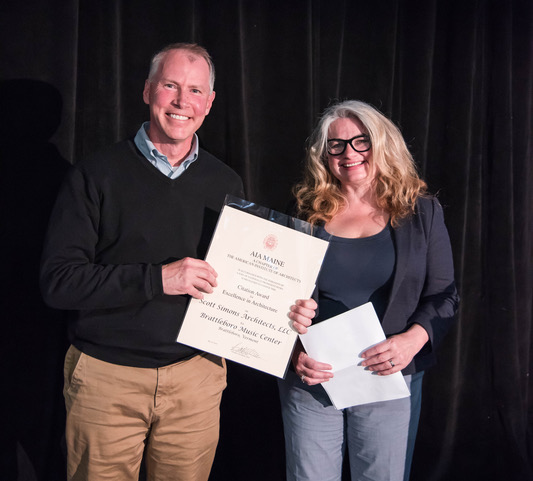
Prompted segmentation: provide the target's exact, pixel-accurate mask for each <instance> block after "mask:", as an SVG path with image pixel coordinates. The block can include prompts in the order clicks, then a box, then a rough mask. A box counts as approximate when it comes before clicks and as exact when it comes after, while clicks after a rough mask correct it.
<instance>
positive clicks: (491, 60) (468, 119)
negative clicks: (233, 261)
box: [0, 0, 533, 481]
mask: <svg viewBox="0 0 533 481" xmlns="http://www.w3.org/2000/svg"><path fill="white" fill-rule="evenodd" d="M176 41H195V42H198V43H200V44H202V45H204V46H205V47H206V48H207V49H208V50H209V51H210V53H211V54H212V56H213V58H214V61H215V64H216V67H217V81H216V85H215V90H216V92H217V96H216V100H215V103H214V107H213V110H212V111H211V114H210V115H209V117H208V118H207V120H206V122H205V124H204V126H203V127H202V129H201V131H200V136H201V141H202V143H203V146H204V147H205V148H206V149H208V150H209V151H211V152H212V153H213V154H215V155H217V156H218V157H219V158H221V159H224V160H225V161H226V162H227V163H228V164H229V165H230V166H231V167H233V168H234V169H235V170H236V171H237V172H239V173H240V174H241V175H242V177H243V179H244V182H245V187H246V192H247V197H248V198H249V199H250V200H253V201H256V202H259V203H261V204H264V205H268V206H271V207H273V208H276V209H283V208H284V206H285V204H286V203H287V201H288V200H289V198H290V187H291V185H292V184H293V183H294V182H295V181H296V180H297V179H298V178H299V176H300V173H301V165H302V159H303V156H304V144H305V141H306V138H307V136H308V135H309V133H310V131H311V129H312V127H313V125H314V124H315V121H316V119H317V116H318V114H319V113H320V112H321V111H322V110H323V109H324V108H325V107H326V106H327V105H328V104H329V103H330V102H331V101H333V100H335V99H347V98H354V99H361V100H365V101H367V102H370V103H372V104H373V105H375V106H377V107H378V108H380V109H381V110H382V111H383V112H385V113H386V114H388V115H390V116H391V117H392V119H393V120H394V121H395V122H397V123H398V124H399V125H400V126H401V128H402V132H403V134H404V136H405V138H406V140H407V142H408V144H409V145H410V147H411V149H412V152H413V154H414V156H415V159H416V161H417V163H418V165H419V167H420V171H421V173H422V175H423V176H424V178H425V179H426V180H427V181H428V183H429V185H430V188H431V190H432V191H433V192H435V193H438V194H439V197H440V199H441V202H442V204H443V205H444V208H445V215H446V220H447V224H448V228H449V231H450V236H451V240H452V244H453V250H454V257H455V266H456V276H457V281H458V284H459V289H460V294H461V298H462V303H461V307H460V312H459V316H458V321H457V324H456V326H455V327H454V329H453V330H452V331H451V332H450V334H449V336H448V337H447V339H446V341H445V342H444V345H443V346H442V347H441V350H440V363H439V364H438V366H436V367H435V368H433V369H432V370H430V371H429V372H428V373H427V374H426V377H425V385H424V394H423V408H422V417H421V425H420V430H419V436H418V439H417V445H416V452H415V458H414V464H413V473H412V478H411V479H412V480H415V481H433V480H434V481H437V480H453V481H455V480H459V481H460V480H512V481H523V480H524V481H525V480H531V479H533V467H532V465H533V457H532V441H533V437H532V427H533V426H532V419H531V417H532V415H533V409H532V408H533V391H532V387H533V382H532V380H531V376H530V373H531V368H532V367H533V359H532V320H533V319H532V317H533V316H532V302H533V301H532V299H533V296H532V294H533V245H532V242H533V215H532V207H533V194H532V187H531V186H532V185H533V159H532V141H533V135H532V133H533V130H532V128H533V124H532V117H533V72H532V70H533V2H532V1H531V0H524V1H518V0H516V1H513V0H507V1H503V0H502V1H497V0H495V1H481V0H462V1H456V0H421V1H401V0H380V1H362V0H361V1H359V0H353V1H348V0H346V1H342V0H264V1H260V0H182V1H180V0H153V1H151V2H147V1H146V0H144V1H140V0H122V1H112V0H108V1H103V0H101V1H100V0H63V1H61V0H48V1H45V0H41V1H38V0H25V1H18V0H17V1H13V0H8V1H6V0H4V1H3V2H2V3H0V52H1V56H0V68H1V70H0V72H1V84H0V101H1V103H0V107H1V110H0V112H1V114H2V119H3V122H2V125H3V126H2V127H1V128H0V135H1V139H0V152H1V164H0V168H1V170H0V173H1V176H0V182H1V192H0V196H1V228H2V229H1V236H2V249H1V253H2V254H1V255H2V258H1V265H0V269H1V272H2V274H1V285H0V287H1V292H2V299H1V306H0V307H1V310H0V315H1V319H2V321H1V322H2V354H3V356H2V364H1V369H2V378H1V380H2V386H3V396H2V399H3V410H2V412H3V421H2V429H1V431H0V432H1V433H2V434H1V435H0V437H1V439H2V450H1V452H0V455H1V457H2V461H3V463H2V467H1V471H0V479H6V480H11V479H19V480H31V481H33V480H54V481H55V480H59V481H61V480H62V479H64V447H63V441H62V432H63V425H64V407H63V401H62V394H61V389H62V361H63V356H64V353H65V350H66V347H67V340H66V336H65V314H64V313H62V312H58V311H52V310H50V309H47V308H46V307H45V306H44V305H43V304H42V301H41V299H40V296H39V292H38V289H37V282H36V279H37V270H38V269H37V266H38V259H39V254H40V249H41V243H42V237H43V232H44V229H45V225H46V220H47V217H48V214H49V211H50V208H51V204H52V202H53V198H54V196H55V193H56V191H57V186H58V182H59V181H60V179H61V176H62V173H63V172H64V169H65V167H66V166H67V165H68V163H69V162H76V160H78V159H79V158H81V157H82V156H84V155H85V154H87V153H89V152H92V151H94V150H96V149H99V148H101V147H103V146H105V145H107V144H110V143H112V142H115V141H117V140H119V139H121V138H123V137H125V136H129V135H132V134H134V133H135V131H136V130H137V128H138V126H139V124H140V123H141V122H142V121H143V120H146V119H147V116H148V110H147V107H146V106H145V105H144V104H143V101H142V97H141V93H142V88H143V83H144V79H145V77H146V74H147V69H148V61H149V58H150V56H151V55H152V54H153V53H154V52H155V51H156V50H157V49H159V48H161V47H162V46H164V45H166V44H167V43H171V42H176ZM228 378H229V386H228V388H227V390H226V392H225V394H224V398H223V403H222V423H221V441H220V444H219V449H218V452H217V457H216V460H215V465H214V467H213V472H212V476H211V480H212V481H226V480H232V481H240V480H243V481H244V480H246V481H260V480H269V481H277V480H283V479H284V452H283V434H282V431H281V420H280V412H279V405H278V398H277V387H276V382H275V379H274V378H272V377H270V376H268V375H266V374H262V373H259V372H256V371H253V370H251V369H247V368H244V367H242V366H239V365H237V364H230V366H229V372H228ZM17 473H18V474H17ZM384 481H386V480H384Z"/></svg>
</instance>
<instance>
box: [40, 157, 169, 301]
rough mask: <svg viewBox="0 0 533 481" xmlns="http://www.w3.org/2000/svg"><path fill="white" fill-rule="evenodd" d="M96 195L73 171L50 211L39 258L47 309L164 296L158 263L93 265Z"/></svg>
mask: <svg viewBox="0 0 533 481" xmlns="http://www.w3.org/2000/svg"><path fill="white" fill-rule="evenodd" d="M100 197H101V196H100V194H99V192H98V189H97V188H96V187H95V185H94V183H93V182H92V181H91V179H90V178H88V176H87V175H85V174H84V172H82V171H81V170H79V169H78V168H76V167H72V168H71V170H70V172H69V174H68V175H67V177H66V179H65V182H64V183H63V186H62V188H61V191H60V193H59V195H58V198H57V201H56V204H55V207H54V210H53V212H52V215H51V218H50V222H49V227H48V232H47V236H46V239H45V244H44V248H43V255H42V259H41V275H40V284H41V292H42V295H43V299H44V301H45V302H46V303H47V304H48V305H50V306H51V307H54V308H57V309H109V308H120V307H124V306H130V305H134V304H141V303H143V302H145V301H147V300H150V299H152V298H153V297H154V296H156V295H158V294H162V293H163V286H162V280H161V266H160V265H153V264H125V265H104V264H98V263H97V262H96V261H95V257H96V248H97V243H98V237H99V236H98V229H99V223H100V203H101V202H102V199H101V198H100Z"/></svg>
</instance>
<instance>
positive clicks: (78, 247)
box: [41, 44, 314, 481]
mask: <svg viewBox="0 0 533 481" xmlns="http://www.w3.org/2000/svg"><path fill="white" fill-rule="evenodd" d="M213 85H214V67H213V64H212V62H211V59H210V57H209V54H208V53H207V52H206V51H205V50H204V49H203V48H202V47H199V46H198V45H195V44H173V45H170V46H168V47H166V48H165V49H163V50H162V51H161V52H159V53H158V54H157V55H155V56H154V58H153V60H152V64H151V69H150V74H149V77H148V80H146V83H145V87H144V91H143V98H144V101H145V102H146V103H147V104H148V105H149V108H150V122H147V123H145V124H144V125H143V126H141V128H140V129H139V131H138V133H137V135H136V136H135V138H134V139H130V140H126V141H123V142H120V143H118V144H115V145H114V146H112V147H110V148H108V149H106V150H104V151H102V152H100V153H98V154H96V155H94V156H92V157H90V158H88V159H86V160H84V161H82V162H79V163H77V164H76V165H75V166H73V167H72V168H71V170H70V173H69V175H68V176H67V178H66V181H65V183H64V185H63V187H62V190H61V192H60V194H59V196H58V200H57V202H56V206H55V209H54V212H53V214H52V217H51V220H50V226H49V231H48V234H47V239H46V242H45V247H44V254H43V260H42V266H41V288H42V292H43V296H44V298H45V300H46V302H47V303H49V304H50V305H51V306H53V307H56V308H60V309H69V310H73V311H74V312H75V314H74V318H73V320H72V322H71V323H70V332H69V334H70V339H71V342H72V345H71V347H70V348H69V351H68V352H67V355H66V358H65V387H64V395H65V402H66V407H67V427H66V440H67V448H68V461H67V473H68V479H70V480H99V481H100V480H105V479H113V480H117V479H120V480H121V481H126V480H134V479H135V480H137V479H138V473H139V466H140V462H141V459H142V457H143V452H144V456H145V462H146V471H147V477H148V479H149V480H156V479H157V480H158V481H161V480H178V479H179V480H195V481H196V480H207V478H208V476H209V471H210V469H211V465H212V462H213V457H214V453H215V448H216V445H217V441H218V433H219V404H220V399H221V395H222V391H223V389H224V388H225V385H226V367H225V363H224V361H223V360H222V359H220V358H219V357H217V356H213V355H210V354H207V353H203V352H199V351H197V350H195V349H192V348H190V347H188V346H185V345H182V344H178V343H176V342H175V340H176V337H177V334H178V331H179V328H180V325H181V322H182V320H183V316H184V314H185V310H186V305H187V302H188V299H189V296H192V297H195V298H200V299H201V298H202V297H203V293H210V292H212V291H213V289H214V288H216V286H217V282H216V276H217V275H216V272H215V271H214V270H213V268H212V267H211V266H210V265H209V264H208V263H206V262H205V261H203V260H200V259H201V258H202V257H203V256H204V255H205V253H206V250H207V246H208V243H209V240H210V238H211V235H212V232H213V230H214V227H215V224H216V220H217V217H218V214H219V212H220V209H221V207H222V204H223V200H224V197H225V195H226V194H228V193H229V194H234V195H237V196H241V197H242V196H243V187H242V181H241V179H240V178H239V176H238V175H237V174H236V173H235V172H233V171H232V170H231V169H230V168H229V167H227V166H226V165H225V164H223V163H222V162H220V161H219V160H217V159H216V158H215V157H213V156H212V155H210V154H208V153H207V152H205V151H204V150H202V149H201V148H199V145H198V138H197V136H196V131H197V130H198V128H199V127H200V126H201V125H202V122H203V120H204V118H205V116H206V115H208V113H209V111H210V109H211V106H212V104H213V100H214V98H215V92H214V91H213ZM308 307H309V303H308V302H307V303H305V302H302V303H298V306H294V307H293V311H292V312H291V314H290V316H291V318H293V319H297V318H298V317H299V316H302V315H303V316H307V317H311V316H312V315H313V311H312V310H309V309H308ZM312 307H314V306H313V305H311V308H312Z"/></svg>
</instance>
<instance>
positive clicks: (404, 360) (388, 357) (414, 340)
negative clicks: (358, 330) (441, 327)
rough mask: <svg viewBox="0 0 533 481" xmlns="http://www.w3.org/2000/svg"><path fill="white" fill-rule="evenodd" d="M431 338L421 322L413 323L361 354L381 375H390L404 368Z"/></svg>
mask: <svg viewBox="0 0 533 481" xmlns="http://www.w3.org/2000/svg"><path fill="white" fill-rule="evenodd" d="M428 340H429V336H428V333H427V331H426V330H425V329H424V328H423V327H422V326H421V325H420V324H413V325H412V326H411V327H410V328H409V329H408V330H407V331H406V332H403V333H402V334H396V335H395V336H391V337H389V338H388V339H386V340H385V341H383V342H381V343H379V344H377V345H375V346H374V347H372V348H370V349H368V350H367V351H365V352H363V353H362V354H361V357H362V358H363V359H364V361H363V362H362V363H361V366H365V367H366V368H367V369H368V370H369V371H374V372H375V373H376V374H378V375H379V376H388V375H389V374H394V373H395V372H398V371H401V370H402V369H404V368H405V367H406V366H407V365H408V364H409V363H410V362H411V361H412V359H413V357H415V355H416V354H417V353H418V352H419V351H420V349H422V348H423V347H424V345H425V344H426V342H427V341H428Z"/></svg>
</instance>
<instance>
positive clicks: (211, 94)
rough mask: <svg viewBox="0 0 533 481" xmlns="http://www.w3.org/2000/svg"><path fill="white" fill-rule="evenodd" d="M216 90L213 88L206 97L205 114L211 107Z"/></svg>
mask: <svg viewBox="0 0 533 481" xmlns="http://www.w3.org/2000/svg"><path fill="white" fill-rule="evenodd" d="M215 95H216V92H215V91H214V90H213V91H212V92H211V93H210V94H209V97H208V99H207V105H206V108H205V115H207V114H208V113H209V112H210V111H211V107H212V106H213V101H214V100H215Z"/></svg>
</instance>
